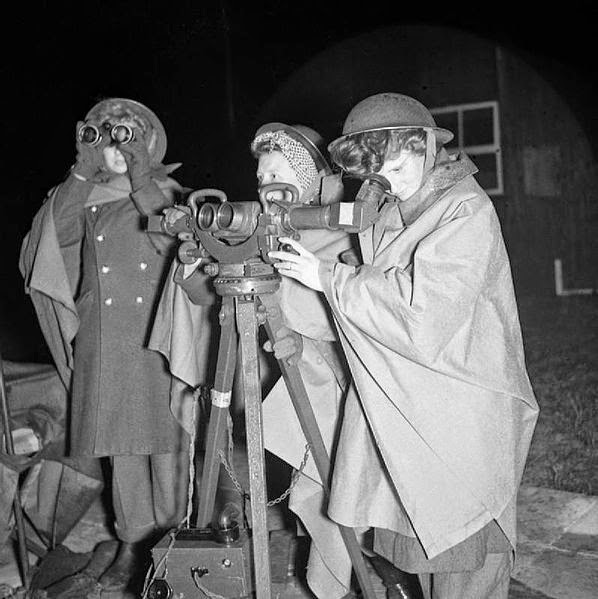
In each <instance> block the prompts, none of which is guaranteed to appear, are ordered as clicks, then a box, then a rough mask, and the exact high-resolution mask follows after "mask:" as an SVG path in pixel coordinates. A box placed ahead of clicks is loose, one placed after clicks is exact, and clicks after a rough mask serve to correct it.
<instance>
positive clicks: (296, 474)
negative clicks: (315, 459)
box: [218, 434, 310, 507]
mask: <svg viewBox="0 0 598 599" xmlns="http://www.w3.org/2000/svg"><path fill="white" fill-rule="evenodd" d="M231 437H232V435H230V434H229V455H228V459H227V458H226V456H225V455H224V451H222V450H220V451H219V452H218V455H219V456H220V461H221V462H222V465H223V466H224V469H225V470H226V472H227V474H228V476H229V477H230V479H231V481H232V483H233V485H234V487H235V489H237V491H238V492H239V495H241V496H242V497H243V498H244V499H245V500H248V499H250V496H249V493H247V492H246V491H245V489H243V486H242V485H241V483H240V482H239V479H238V477H237V475H236V473H235V470H234V467H233V465H232V463H233V461H232V451H231ZM309 454H310V446H309V443H306V444H305V453H304V454H303V459H302V460H301V464H300V465H299V469H297V470H294V472H293V474H292V476H291V482H290V484H289V486H288V488H287V489H286V491H284V492H283V493H282V494H281V495H280V496H278V497H277V498H276V499H272V500H270V501H268V503H266V506H267V507H272V506H274V505H277V504H278V503H281V502H282V501H284V500H285V499H286V498H287V497H288V496H289V495H290V494H291V491H292V490H293V487H294V486H295V484H296V483H297V480H298V479H299V475H300V474H301V473H302V472H303V470H304V469H305V466H306V464H307V460H308V459H309Z"/></svg>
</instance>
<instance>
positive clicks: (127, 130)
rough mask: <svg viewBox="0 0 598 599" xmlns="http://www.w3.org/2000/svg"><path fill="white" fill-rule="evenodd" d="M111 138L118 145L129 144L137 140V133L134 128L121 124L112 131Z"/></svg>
mask: <svg viewBox="0 0 598 599" xmlns="http://www.w3.org/2000/svg"><path fill="white" fill-rule="evenodd" d="M110 137H111V138H112V141H114V142H116V143H117V144H128V143H130V142H132V141H133V140H134V139H135V133H134V131H133V128H132V127H129V125H124V124H122V123H121V124H120V125H114V127H112V129H110Z"/></svg>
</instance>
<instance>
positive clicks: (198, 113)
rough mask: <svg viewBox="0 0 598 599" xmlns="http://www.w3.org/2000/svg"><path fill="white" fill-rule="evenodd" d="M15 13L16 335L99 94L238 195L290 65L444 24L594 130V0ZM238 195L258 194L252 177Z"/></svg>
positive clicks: (9, 293)
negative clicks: (506, 58)
mask: <svg viewBox="0 0 598 599" xmlns="http://www.w3.org/2000/svg"><path fill="white" fill-rule="evenodd" d="M11 4H12V5H13V11H11V12H12V14H11V16H10V18H9V19H5V20H4V23H3V31H2V34H1V36H0V37H1V42H0V43H1V44H2V54H1V56H2V62H1V63H0V64H1V67H0V68H1V73H2V81H3V86H2V90H3V92H2V123H1V130H2V137H3V141H4V143H3V144H2V153H3V154H2V165H3V180H4V192H3V200H4V202H3V209H4V214H3V218H2V219H0V222H1V225H0V226H1V229H0V239H2V249H3V260H2V268H1V269H0V280H1V281H2V289H3V294H2V302H1V303H0V308H1V310H2V322H6V321H11V322H18V321H19V320H20V321H21V324H22V325H23V326H24V327H25V329H27V328H28V327H29V328H31V325H30V323H28V322H24V321H27V320H28V319H29V318H30V317H31V314H32V312H31V311H30V310H29V308H28V307H23V306H24V302H23V298H24V296H23V293H22V281H21V279H20V276H19V275H18V271H17V268H16V262H17V257H18V250H19V246H20V241H21V239H22V237H23V235H24V234H25V232H26V231H27V229H28V227H29V223H30V220H31V217H32V216H33V214H34V212H35V211H36V210H37V207H38V206H39V203H40V202H41V200H42V199H43V197H44V195H45V192H46V191H47V189H48V188H49V187H51V186H52V185H54V184H56V183H57V182H58V181H59V180H60V179H61V178H62V177H63V176H64V174H65V172H66V170H67V169H68V167H69V166H70V164H71V163H72V161H73V159H74V143H73V132H74V124H75V122H76V121H77V120H78V119H79V118H81V117H82V116H83V115H84V114H85V112H86V111H87V109H88V108H90V107H91V106H92V105H93V104H94V103H95V101H96V100H97V99H99V98H100V97H104V96H125V97H132V98H135V99H138V100H140V101H142V102H144V103H145V104H147V105H148V106H150V107H151V108H152V109H154V110H155V112H156V113H157V114H158V115H159V116H160V118H161V119H162V121H163V123H164V125H165V127H166V130H167V132H168V135H169V152H168V154H167V161H168V160H170V161H177V162H178V161H181V162H183V163H184V166H183V167H182V168H181V169H180V171H178V172H177V178H178V179H179V180H180V181H181V182H183V183H184V184H185V185H187V186H191V187H206V186H216V187H222V188H224V189H225V190H226V189H227V188H228V186H229V185H233V183H232V181H233V180H234V181H235V183H236V186H237V188H238V186H239V184H241V185H242V182H243V181H244V178H247V177H248V176H250V173H251V169H252V168H253V165H252V159H251V157H250V155H249V153H248V152H247V144H248V143H249V141H250V137H251V135H252V133H253V131H254V130H255V128H256V127H257V125H259V124H260V123H258V122H256V118H257V114H258V112H259V110H260V107H261V106H262V105H263V104H264V102H265V101H266V100H267V99H268V98H269V96H270V95H271V94H272V93H273V92H274V91H275V90H276V88H277V86H278V85H279V84H280V83H282V82H283V81H284V80H285V78H287V77H288V76H289V75H291V73H292V72H293V71H294V70H295V69H296V68H298V67H300V66H301V65H302V64H304V63H305V62H306V61H307V60H309V59H310V58H311V57H313V56H314V55H315V54H317V53H318V52H321V51H323V50H325V49H326V48H327V47H330V46H331V45H333V44H335V43H337V42H340V41H342V40H344V39H346V38H349V37H352V36H354V35H357V34H360V33H364V32H367V31H370V30H373V29H376V28H378V27H384V26H388V25H408V24H430V25H448V26H453V27H457V28H460V29H463V30H465V31H468V32H472V33H476V34H478V35H481V36H483V37H487V38H490V39H493V40H496V41H497V42H499V43H501V44H503V45H505V46H507V47H509V48H511V49H513V50H515V51H521V52H525V53H526V56H527V58H528V59H529V60H532V61H534V60H536V59H537V60H538V62H539V63H541V64H542V65H543V67H542V68H543V69H544V70H545V76H546V77H547V78H548V79H549V80H550V82H551V83H552V84H553V85H554V86H555V87H556V88H557V90H558V91H560V92H561V93H563V94H564V95H565V96H566V97H567V99H568V100H569V102H570V103H571V104H572V105H574V107H575V108H576V109H577V111H578V114H581V115H582V116H583V117H585V118H586V120H587V126H588V128H589V129H590V130H591V131H592V132H598V126H597V119H596V116H595V108H594V98H595V92H596V87H597V86H596V82H597V74H596V72H597V71H596V69H595V67H594V62H593V61H594V55H596V54H597V53H596V51H595V40H596V33H595V31H594V26H595V24H596V22H598V19H597V18H596V17H597V16H598V11H597V9H596V8H594V7H593V5H594V3H593V2H568V3H561V4H555V3H548V2H545V3H534V4H535V5H536V6H537V8H536V9H535V10H534V11H533V12H530V11H529V10H526V12H522V7H523V5H524V2H521V1H520V2H514V1H513V0H506V1H499V2H488V1H487V0H485V1H483V2H476V3H474V2H471V1H470V0H457V1H456V2H450V3H449V2H444V3H442V4H441V3H439V2H421V3H419V2H418V3H416V2H414V1H411V2H404V1H401V2H399V1H397V2H394V3H393V4H390V3H389V4H383V3H363V10H362V11H361V12H359V11H358V10H357V8H356V7H358V6H359V3H349V2H347V3H326V2H319V3H316V2H312V1H311V0H306V1H301V2H297V3H294V4H291V3H289V2H251V1H249V0H248V1H245V2H236V3H235V2H233V1H232V0H203V1H196V2H176V1H174V0H173V1H171V2H169V3H158V2H149V1H148V2H120V3H114V2H105V3H102V2H92V1H81V2H77V3H73V6H74V7H76V9H73V10H71V11H67V10H66V9H65V8H56V6H57V5H58V3H55V2H44V3H30V4H27V3H20V4H19V3H11ZM291 6H292V8H291ZM349 6H350V7H351V9H348V8H346V7H349ZM223 7H224V13H225V15H226V16H225V17H223ZM227 40H228V42H229V48H230V70H229V71H228V72H229V73H230V74H231V80H230V83H231V86H232V87H231V93H232V96H230V95H229V96H227V87H226V85H227V78H226V73H227V70H226V68H225V67H226V64H227V52H226V42H227ZM546 65H548V67H547V66H546ZM396 91H400V90H396ZM230 97H232V104H231V103H230V102H228V98H230ZM243 161H245V162H244V163H243ZM247 185H250V186H251V187H250V189H251V190H253V180H252V179H251V180H249V179H248V180H247ZM233 186H234V185H233ZM27 301H28V300H27ZM25 304H26V302H25ZM0 328H1V327H0ZM5 345H6V343H5ZM18 357H20V356H18ZM9 358H10V356H9Z"/></svg>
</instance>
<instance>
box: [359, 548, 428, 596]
mask: <svg viewBox="0 0 598 599" xmlns="http://www.w3.org/2000/svg"><path fill="white" fill-rule="evenodd" d="M369 560H370V563H371V564H372V566H373V567H374V570H376V574H378V576H380V578H381V579H382V584H383V585H384V586H385V587H386V598H387V599H424V593H423V591H422V588H421V585H420V583H419V578H418V577H417V574H411V573H410V572H404V571H403V570H400V569H399V568H397V567H396V566H394V565H393V564H392V563H390V562H389V561H388V560H386V559H384V558H383V557H382V556H380V555H374V556H371V557H369Z"/></svg>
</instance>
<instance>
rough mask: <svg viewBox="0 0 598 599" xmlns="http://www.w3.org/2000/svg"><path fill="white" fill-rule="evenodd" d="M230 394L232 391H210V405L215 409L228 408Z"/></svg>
mask: <svg viewBox="0 0 598 599" xmlns="http://www.w3.org/2000/svg"><path fill="white" fill-rule="evenodd" d="M232 394H233V393H232V391H216V390H215V389H212V390H211V391H210V397H211V399H212V405H213V406H216V407H217V408H228V407H229V406H230V400H231V397H232Z"/></svg>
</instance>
